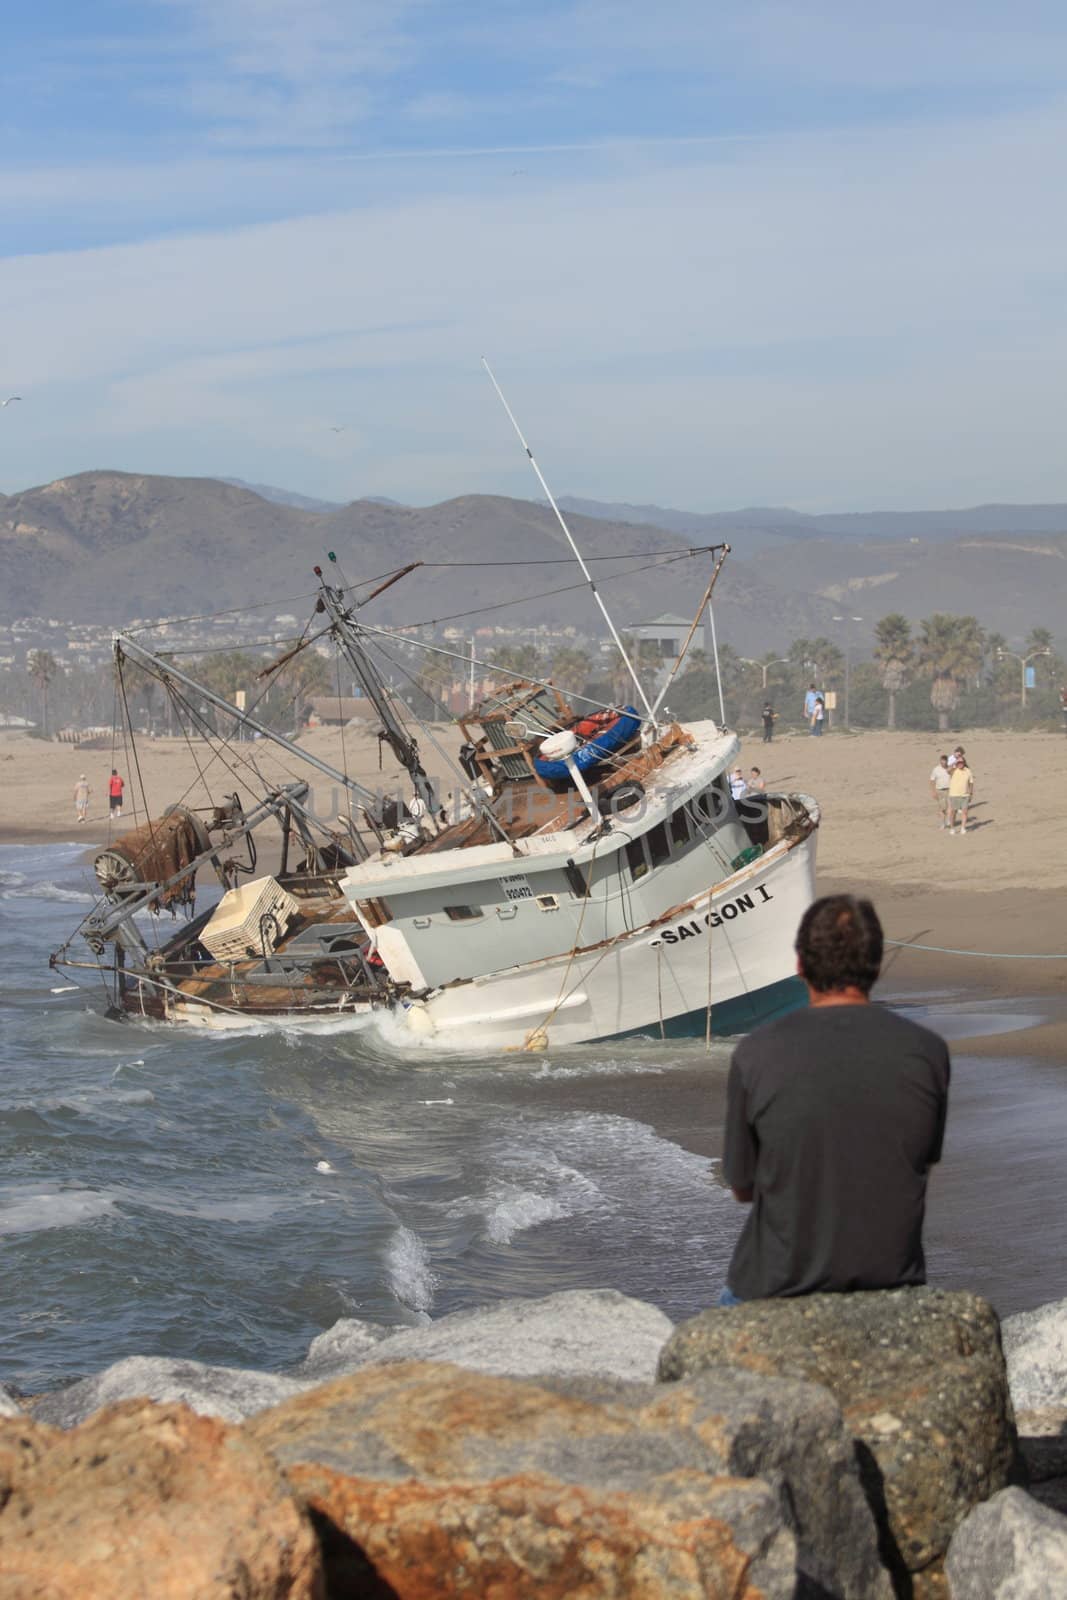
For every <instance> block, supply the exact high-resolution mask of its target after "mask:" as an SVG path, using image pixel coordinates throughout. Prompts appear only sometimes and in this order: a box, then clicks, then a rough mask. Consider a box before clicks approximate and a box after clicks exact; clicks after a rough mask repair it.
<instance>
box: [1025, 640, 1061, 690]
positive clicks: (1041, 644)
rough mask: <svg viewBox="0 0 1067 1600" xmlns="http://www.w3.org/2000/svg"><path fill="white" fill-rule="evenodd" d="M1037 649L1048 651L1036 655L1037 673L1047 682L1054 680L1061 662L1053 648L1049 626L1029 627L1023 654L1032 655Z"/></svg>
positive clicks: (1058, 674) (1056, 678) (1059, 671)
mask: <svg viewBox="0 0 1067 1600" xmlns="http://www.w3.org/2000/svg"><path fill="white" fill-rule="evenodd" d="M1037 650H1041V651H1047V652H1048V653H1047V655H1039V656H1037V657H1036V659H1035V661H1034V666H1035V668H1036V669H1037V673H1038V674H1039V675H1040V676H1041V677H1042V678H1044V679H1045V680H1046V681H1047V682H1049V683H1053V682H1056V681H1057V680H1058V679H1059V677H1060V674H1061V672H1062V670H1063V663H1062V661H1061V660H1060V658H1059V656H1058V655H1057V654H1056V651H1055V649H1054V648H1053V644H1052V629H1051V628H1031V629H1030V632H1029V633H1028V634H1027V637H1026V643H1025V644H1024V645H1023V654H1024V655H1028V656H1029V655H1033V654H1034V652H1035V651H1037Z"/></svg>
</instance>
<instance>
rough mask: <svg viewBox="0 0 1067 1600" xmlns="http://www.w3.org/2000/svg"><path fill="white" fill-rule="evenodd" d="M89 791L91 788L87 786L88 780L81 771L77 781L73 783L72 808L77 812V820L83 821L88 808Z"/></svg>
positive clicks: (90, 791)
mask: <svg viewBox="0 0 1067 1600" xmlns="http://www.w3.org/2000/svg"><path fill="white" fill-rule="evenodd" d="M91 793H92V790H91V789H90V788H89V780H88V778H87V777H86V776H85V773H84V772H83V773H82V774H81V776H80V777H79V779H78V781H77V783H76V784H75V785H74V810H75V812H76V813H77V817H78V821H79V822H84V821H85V818H86V814H87V813H88V810H89V796H90V794H91Z"/></svg>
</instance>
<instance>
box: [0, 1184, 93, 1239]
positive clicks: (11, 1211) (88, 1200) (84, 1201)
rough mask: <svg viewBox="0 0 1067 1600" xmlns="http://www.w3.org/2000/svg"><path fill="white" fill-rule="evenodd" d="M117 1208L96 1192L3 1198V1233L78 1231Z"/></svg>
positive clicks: (0, 1231) (0, 1217)
mask: <svg viewBox="0 0 1067 1600" xmlns="http://www.w3.org/2000/svg"><path fill="white" fill-rule="evenodd" d="M113 1207H114V1200H113V1199H112V1198H111V1196H109V1195H105V1194H100V1193H98V1192H97V1191H96V1190H95V1189H58V1190H52V1191H47V1190H46V1191H38V1192H37V1193H27V1192H26V1191H25V1190H23V1191H22V1192H21V1193H16V1194H9V1195H4V1196H2V1197H0V1234H8V1233H39V1232H40V1231H41V1230H42V1229H45V1228H75V1227H78V1226H79V1225H80V1224H81V1223H83V1222H91V1221H92V1220H93V1218H94V1217H102V1216H105V1215H106V1214H107V1213H108V1212H109V1211H111V1210H112V1209H113Z"/></svg>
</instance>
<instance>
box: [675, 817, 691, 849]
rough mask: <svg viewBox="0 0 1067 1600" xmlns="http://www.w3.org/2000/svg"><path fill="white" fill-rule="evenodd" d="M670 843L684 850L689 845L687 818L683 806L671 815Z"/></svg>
mask: <svg viewBox="0 0 1067 1600" xmlns="http://www.w3.org/2000/svg"><path fill="white" fill-rule="evenodd" d="M671 843H672V844H674V845H677V847H678V848H679V849H680V850H684V848H685V846H686V845H687V844H688V843H689V817H688V815H687V814H686V809H685V807H684V806H679V807H678V809H677V811H675V812H673V813H672V815H671Z"/></svg>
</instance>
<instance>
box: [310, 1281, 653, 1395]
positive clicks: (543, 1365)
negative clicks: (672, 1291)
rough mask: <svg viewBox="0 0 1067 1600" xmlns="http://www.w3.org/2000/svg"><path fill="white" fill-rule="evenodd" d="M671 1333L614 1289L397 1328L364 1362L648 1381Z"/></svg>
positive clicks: (505, 1303)
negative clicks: (438, 1364) (428, 1363)
mask: <svg viewBox="0 0 1067 1600" xmlns="http://www.w3.org/2000/svg"><path fill="white" fill-rule="evenodd" d="M364 1326H366V1324H364ZM673 1331H674V1324H673V1323H672V1322H671V1320H670V1318H669V1317H667V1316H665V1315H664V1313H663V1312H662V1311H660V1310H658V1309H657V1307H656V1306H651V1305H648V1304H647V1303H646V1302H645V1301H643V1300H633V1299H631V1298H630V1297H629V1296H628V1295H624V1294H619V1293H618V1292H617V1291H616V1290H614V1289H568V1290H563V1291H561V1292H560V1293H559V1294H550V1295H545V1296H543V1297H542V1298H541V1299H537V1300H501V1301H498V1302H497V1304H496V1305H492V1306H487V1307H484V1308H481V1309H478V1310H474V1311H454V1312H452V1313H451V1315H449V1316H446V1317H441V1318H439V1319H438V1321H436V1322H431V1323H429V1324H427V1325H426V1326H425V1327H419V1328H402V1329H401V1330H400V1331H399V1332H397V1333H391V1334H390V1335H389V1336H388V1337H387V1338H385V1339H382V1340H380V1341H377V1342H375V1343H373V1344H371V1345H369V1347H368V1348H367V1352H366V1356H365V1363H368V1364H369V1363H372V1362H386V1361H451V1362H454V1363H455V1364H456V1366H460V1367H470V1368H472V1369H473V1370H474V1371H476V1372H490V1373H497V1374H499V1375H500V1376H503V1377H512V1378H531V1377H538V1376H540V1375H542V1374H548V1373H554V1374H559V1375H563V1376H566V1375H568V1374H582V1375H588V1376H605V1377H613V1378H631V1379H635V1380H637V1381H639V1382H651V1381H652V1379H653V1378H654V1377H655V1375H656V1363H657V1361H658V1359H659V1353H660V1351H661V1350H662V1348H663V1345H664V1344H665V1342H666V1341H667V1340H668V1339H669V1338H670V1336H671V1333H672V1332H673ZM317 1342H318V1341H316V1343H317ZM358 1364H364V1363H358Z"/></svg>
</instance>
